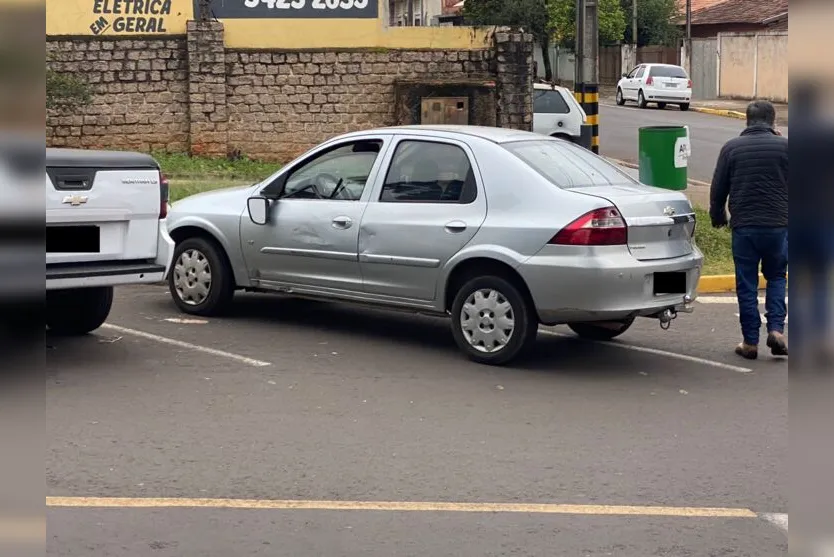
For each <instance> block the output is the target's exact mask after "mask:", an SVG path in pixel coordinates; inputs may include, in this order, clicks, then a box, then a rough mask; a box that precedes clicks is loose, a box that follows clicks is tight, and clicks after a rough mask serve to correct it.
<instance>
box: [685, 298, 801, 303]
mask: <svg viewBox="0 0 834 557" xmlns="http://www.w3.org/2000/svg"><path fill="white" fill-rule="evenodd" d="M695 301H696V302H700V303H702V304H738V300H737V299H736V297H735V296H698V297H697V298H696V299H695ZM764 303H765V297H764V296H759V304H764ZM785 303H786V304H787V303H788V298H787V297H786V298H785Z"/></svg>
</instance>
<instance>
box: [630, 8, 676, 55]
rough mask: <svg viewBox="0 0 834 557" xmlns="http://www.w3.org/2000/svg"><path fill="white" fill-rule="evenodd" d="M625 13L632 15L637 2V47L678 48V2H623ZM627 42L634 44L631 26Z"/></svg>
mask: <svg viewBox="0 0 834 557" xmlns="http://www.w3.org/2000/svg"><path fill="white" fill-rule="evenodd" d="M621 2H622V8H623V10H624V11H625V13H628V14H631V13H632V6H633V5H634V4H633V2H637V46H647V45H662V46H676V45H677V44H678V40H679V39H680V38H681V30H680V26H679V21H680V18H681V15H682V14H681V12H680V7H679V5H678V2H677V0H621ZM625 40H626V42H628V43H633V42H634V39H633V38H632V36H631V26H630V25H629V26H628V27H627V28H626V33H625Z"/></svg>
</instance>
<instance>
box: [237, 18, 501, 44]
mask: <svg viewBox="0 0 834 557" xmlns="http://www.w3.org/2000/svg"><path fill="white" fill-rule="evenodd" d="M223 24H224V26H225V27H226V46H227V47H229V48H287V49H291V48H298V49H306V48H404V49H412V48H421V49H422V48H432V49H473V48H485V47H486V46H487V39H488V34H487V33H486V32H485V31H480V30H479V31H474V32H473V29H471V28H468V27H387V26H385V25H383V22H382V20H381V18H380V19H376V20H374V19H370V20H367V19H354V20H344V19H324V20H321V19H320V20H310V19H295V20H286V19H285V20H282V19H273V20H265V19H227V20H225V21H224V22H223Z"/></svg>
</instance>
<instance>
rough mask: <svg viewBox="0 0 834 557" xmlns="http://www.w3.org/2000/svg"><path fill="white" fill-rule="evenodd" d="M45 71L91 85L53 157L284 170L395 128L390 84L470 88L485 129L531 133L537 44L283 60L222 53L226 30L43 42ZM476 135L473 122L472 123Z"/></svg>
mask: <svg viewBox="0 0 834 557" xmlns="http://www.w3.org/2000/svg"><path fill="white" fill-rule="evenodd" d="M47 45H48V46H47V48H48V52H49V53H50V54H51V58H52V62H50V63H51V64H52V67H53V68H54V69H55V70H56V71H70V72H77V73H80V74H83V75H86V76H87V78H88V79H89V81H90V82H91V83H92V84H93V86H94V87H95V90H96V93H95V96H94V99H93V102H92V104H91V105H89V106H87V107H84V108H83V109H82V110H81V113H82V114H80V115H63V114H60V113H57V112H52V113H50V114H49V115H48V118H47V141H48V144H50V145H53V146H78V147H102V148H130V149H140V150H158V149H161V150H168V151H188V152H191V153H193V154H207V155H219V156H223V155H232V154H234V155H237V154H242V155H246V156H249V157H252V158H258V159H263V160H279V161H285V160H288V159H290V158H292V157H294V156H296V155H298V154H299V153H300V152H303V151H304V150H306V149H308V148H309V147H311V146H313V145H315V144H317V143H319V142H321V141H323V140H325V139H328V138H330V137H333V136H334V135H338V134H341V133H345V132H349V131H355V130H361V129H368V128H373V127H379V126H387V125H393V124H395V123H397V119H398V118H397V115H396V114H395V112H396V109H395V106H396V101H397V98H396V97H397V93H396V84H397V83H400V82H404V81H407V82H410V83H419V82H425V83H434V84H438V86H441V85H442V84H443V83H457V84H460V83H472V84H474V85H473V88H472V91H473V93H472V95H473V97H472V98H477V96H478V95H483V94H484V93H483V91H484V90H485V89H484V87H480V88H479V87H478V86H477V84H480V85H481V86H483V85H484V84H486V85H488V86H489V90H490V91H492V93H490V94H491V95H493V96H494V99H492V100H491V102H489V103H486V102H483V103H481V106H488V107H490V110H492V111H493V112H494V114H492V115H488V116H489V117H486V118H484V119H483V122H478V123H485V124H488V125H491V124H494V123H497V125H500V126H504V127H514V128H519V129H531V127H532V106H531V104H532V45H533V43H532V38H531V37H530V36H529V35H526V34H522V33H517V32H507V31H500V32H498V33H496V34H495V35H494V36H493V38H492V41H491V42H490V43H486V44H484V45H483V47H482V48H475V49H470V50H394V49H390V50H384V49H374V50H356V51H324V50H322V51H286V50H283V51H278V50H274V51H273V50H258V51H252V50H233V49H228V48H225V47H224V44H223V24H222V23H219V22H189V23H188V34H187V37H183V38H168V39H165V40H146V39H131V40H125V39H121V40H103V39H89V38H85V39H63V40H51V41H48V42H47ZM471 123H475V122H471Z"/></svg>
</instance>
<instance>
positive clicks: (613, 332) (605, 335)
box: [568, 317, 634, 340]
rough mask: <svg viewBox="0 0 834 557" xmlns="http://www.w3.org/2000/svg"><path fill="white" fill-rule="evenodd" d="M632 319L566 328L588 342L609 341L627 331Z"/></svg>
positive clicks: (572, 324) (632, 322)
mask: <svg viewBox="0 0 834 557" xmlns="http://www.w3.org/2000/svg"><path fill="white" fill-rule="evenodd" d="M633 324H634V318H633V317H632V318H630V319H624V320H622V321H606V322H604V323H568V327H570V329H571V330H572V331H573V332H574V333H576V334H577V335H579V336H580V337H582V338H586V339H588V340H611V339H613V338H616V337H618V336H620V335H621V334H623V333H624V332H626V331H627V330H629V329H630V328H631V326H632V325H633Z"/></svg>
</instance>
